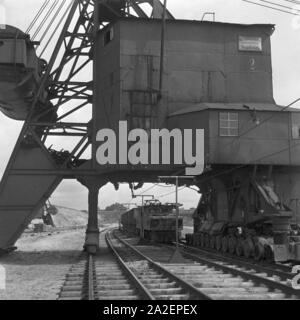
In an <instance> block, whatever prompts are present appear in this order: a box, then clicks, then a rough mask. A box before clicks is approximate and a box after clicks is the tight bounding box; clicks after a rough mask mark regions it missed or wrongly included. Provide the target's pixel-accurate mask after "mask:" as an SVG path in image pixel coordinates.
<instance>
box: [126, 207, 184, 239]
mask: <svg viewBox="0 0 300 320" xmlns="http://www.w3.org/2000/svg"><path fill="white" fill-rule="evenodd" d="M175 208H176V205H174V204H161V203H160V202H159V201H147V202H146V204H145V205H144V206H143V207H138V208H134V209H132V210H129V211H127V212H125V213H124V214H123V215H122V216H121V227H122V229H123V230H124V231H125V232H127V233H131V234H136V235H139V236H141V237H142V238H144V239H146V240H150V241H155V242H162V243H169V242H173V241H175V240H176V215H175V213H174V209H175ZM182 228H183V220H182V218H181V217H180V218H179V219H178V230H179V237H180V236H181V231H182Z"/></svg>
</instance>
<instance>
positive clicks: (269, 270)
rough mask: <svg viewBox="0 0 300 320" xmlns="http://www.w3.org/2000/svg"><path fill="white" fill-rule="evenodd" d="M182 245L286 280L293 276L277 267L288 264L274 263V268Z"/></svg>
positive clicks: (184, 247) (190, 249)
mask: <svg viewBox="0 0 300 320" xmlns="http://www.w3.org/2000/svg"><path fill="white" fill-rule="evenodd" d="M180 245H181V247H182V248H183V249H184V250H189V251H194V253H197V252H198V253H200V254H205V255H207V256H211V257H212V258H213V259H222V260H223V261H224V262H228V263H232V264H236V265H238V266H239V267H245V268H251V269H256V270H257V271H258V272H265V273H267V274H268V275H270V276H273V275H274V276H278V277H280V278H282V279H284V280H287V279H290V277H291V276H292V273H291V272H288V271H284V270H279V269H276V268H282V269H283V267H284V268H285V269H287V268H288V267H286V266H280V265H276V264H274V268H273V266H271V265H270V266H266V265H263V264H261V263H257V264H255V263H253V262H251V261H247V260H246V259H243V258H242V257H233V256H228V255H223V254H219V253H217V252H213V251H211V250H206V249H205V248H195V247H191V246H187V245H184V244H180Z"/></svg>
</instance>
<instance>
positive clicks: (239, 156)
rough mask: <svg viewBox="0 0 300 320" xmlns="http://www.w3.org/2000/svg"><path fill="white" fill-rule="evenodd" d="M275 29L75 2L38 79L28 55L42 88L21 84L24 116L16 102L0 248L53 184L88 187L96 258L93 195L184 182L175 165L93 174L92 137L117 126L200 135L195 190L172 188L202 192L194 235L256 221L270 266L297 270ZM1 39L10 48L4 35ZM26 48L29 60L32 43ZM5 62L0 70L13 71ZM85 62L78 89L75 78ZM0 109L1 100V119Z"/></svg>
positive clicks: (129, 3) (292, 131) (294, 175)
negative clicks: (70, 143)
mask: <svg viewBox="0 0 300 320" xmlns="http://www.w3.org/2000/svg"><path fill="white" fill-rule="evenodd" d="M95 4H96V5H95ZM145 6H146V7H145ZM78 15H79V16H78ZM162 16H164V17H165V18H166V21H164V20H165V19H163V23H162V19H161V17H162ZM273 31H274V26H273V25H261V24H256V25H243V24H231V23H219V22H207V21H186V20H174V18H173V17H172V15H171V14H170V13H169V12H168V11H165V10H164V7H163V5H162V3H161V2H160V1H158V0H148V1H135V0H126V1H125V0H107V1H104V0H99V1H92V0H90V1H87V0H85V1H84V0H77V1H74V4H73V6H72V7H71V8H70V10H69V14H68V17H67V18H66V22H65V25H64V27H63V28H62V32H61V35H60V37H59V40H58V41H57V45H56V47H55V49H54V51H53V54H52V57H51V59H50V61H49V62H48V64H47V67H46V68H45V70H44V69H43V67H42V69H41V71H40V69H39V67H38V64H39V63H38V62H39V60H38V59H37V58H36V57H35V55H34V54H33V52H31V54H32V56H33V57H34V61H36V63H35V67H34V68H33V69H34V71H33V73H34V74H39V72H42V78H41V80H40V81H39V85H38V86H37V87H35V86H34V85H33V84H32V83H30V86H29V88H30V90H29V91H31V92H33V96H34V98H33V99H32V102H31V104H30V107H29V108H28V105H27V104H26V102H24V103H22V99H23V98H24V92H26V90H25V91H22V92H21V93H19V94H18V95H17V98H18V99H19V101H20V99H21V102H20V104H16V105H15V104H12V105H13V109H15V111H17V110H18V108H19V107H18V105H20V110H21V109H22V110H26V108H27V110H28V113H27V115H26V114H25V115H24V113H23V114H22V112H23V111H22V112H21V111H20V114H22V116H20V119H24V118H26V121H25V124H24V127H23V129H22V132H21V134H20V137H19V139H18V142H17V144H16V147H15V150H14V152H13V154H12V156H11V159H10V162H9V164H8V167H7V169H6V172H5V174H4V177H3V179H2V182H1V185H0V248H2V249H7V248H9V247H12V246H13V245H14V243H15V242H16V240H17V239H18V237H19V236H20V234H21V233H22V232H23V230H24V228H25V227H26V225H27V224H28V222H29V221H30V220H31V219H32V217H34V216H35V215H36V213H37V212H38V211H39V209H40V207H41V206H42V205H43V204H44V203H45V201H46V199H48V198H49V196H50V195H51V193H52V192H53V191H54V190H55V188H56V187H57V186H58V184H59V183H60V182H61V181H62V179H77V180H78V181H80V182H81V183H82V184H84V185H85V186H86V187H87V188H88V189H89V224H88V230H87V238H86V249H87V250H88V251H90V252H94V251H95V250H97V248H98V240H99V232H98V216H97V207H98V192H99V189H100V188H101V187H102V186H104V185H105V184H106V183H107V182H112V183H113V184H114V185H115V186H116V187H118V183H122V182H127V183H130V185H134V184H137V186H141V185H142V183H144V182H154V181H155V182H156V181H157V177H158V176H159V175H173V174H177V175H178V174H179V175H180V174H183V172H184V169H185V165H178V164H176V165H175V164H174V165H172V164H171V165H165V166H161V165H149V164H147V165H144V164H138V165H129V164H126V163H125V164H122V165H113V166H112V165H99V164H98V163H97V160H96V154H97V149H98V147H99V145H100V142H97V137H96V134H97V132H98V130H99V129H101V128H110V129H114V130H115V131H117V130H118V123H119V121H120V120H122V121H127V123H128V130H131V129H135V128H141V129H144V130H145V131H147V132H148V131H149V130H150V129H161V128H166V129H175V128H177V129H180V130H181V131H182V130H184V129H204V130H205V170H204V172H203V174H202V175H200V176H198V177H197V178H196V181H195V182H191V180H188V179H187V181H184V180H182V181H181V183H182V184H187V185H190V184H196V185H197V186H199V187H200V192H201V193H202V194H203V196H202V199H201V202H200V204H199V207H198V210H197V212H196V213H195V235H197V234H198V233H201V232H202V231H201V228H202V225H203V222H204V221H209V222H211V223H212V224H215V223H220V222H222V221H223V222H226V223H227V222H228V223H229V222H230V223H235V222H238V223H239V227H240V226H242V227H244V226H245V225H248V224H249V223H253V222H256V221H261V220H265V219H266V220H268V221H269V222H268V223H269V225H271V229H272V230H271V235H270V237H269V238H268V239H272V240H270V241H271V242H272V241H273V243H272V250H273V251H272V252H273V253H274V256H275V259H276V260H286V259H290V258H294V259H298V260H299V259H300V245H299V238H297V235H295V237H293V240H292V239H291V237H290V231H289V228H290V225H291V221H290V220H291V218H292V216H293V213H294V212H295V209H294V208H290V206H289V204H290V200H292V199H298V198H299V195H298V190H299V181H300V180H299V178H300V176H299V165H300V149H299V144H298V139H299V138H300V136H299V128H300V124H299V123H300V116H299V115H300V113H299V112H298V110H297V109H292V108H289V107H286V108H283V107H280V106H277V105H276V103H275V101H274V98H273V86H272V68H271V45H270V37H271V35H272V33H273ZM14 32H15V31H14ZM0 36H1V37H4V38H5V37H7V38H8V39H11V38H10V37H9V36H8V35H7V34H5V31H4V33H3V32H2V31H1V33H0ZM22 37H24V38H25V37H26V38H27V36H25V35H22ZM22 37H21V39H22ZM17 39H18V38H17ZM3 41H4V40H3ZM25 43H26V45H25V46H27V47H26V50H27V51H28V52H30V50H31V49H30V48H31V45H30V40H29V39H28V40H27V42H25ZM23 47H24V46H23ZM0 50H2V49H1V47H0ZM18 50H19V49H18ZM6 56H7V57H8V55H6ZM7 60H8V61H6V62H5V61H0V62H1V63H0V67H2V66H3V67H4V66H5V65H10V67H11V66H12V65H14V60H12V59H11V58H9V57H8V58H7ZM90 62H93V77H91V79H87V76H86V74H84V75H83V74H82V72H83V70H84V68H85V67H87V66H88V65H89V64H90ZM11 70H13V69H11ZM27 72H28V71H27ZM12 75H14V76H15V74H14V72H13V73H12ZM83 79H87V80H85V81H83ZM1 81H2V80H1ZM5 81H6V82H7V80H5ZM18 83H19V82H16V83H15V85H14V87H18ZM1 92H3V90H2V91H1V88H0V94H1ZM27 93H28V92H27ZM25 96H26V94H25ZM1 99H3V98H1ZM24 101H27V100H26V99H24ZM0 102H1V101H0ZM8 103H9V100H7V101H4V103H3V102H1V104H0V105H1V106H2V109H3V106H4V107H5V105H6V104H8ZM89 105H92V119H91V121H89V122H80V120H79V121H78V118H79V119H81V118H80V117H74V115H76V114H77V112H79V111H80V110H83V108H86V107H87V106H89ZM23 107H25V109H23ZM3 111H5V109H3ZM18 113H19V112H17V113H16V114H18ZM15 118H16V117H15ZM69 119H72V121H71V120H69ZM74 119H75V121H74ZM52 136H56V137H57V136H59V137H62V139H65V138H67V137H73V138H74V139H75V138H77V142H76V144H75V146H74V147H73V148H70V150H68V151H64V152H61V151H59V150H56V149H55V147H52V148H51V147H50V146H49V145H48V144H47V141H48V139H49V138H50V137H52ZM124 139H125V137H124ZM193 145H194V146H195V141H193ZM90 147H91V156H90V157H88V158H87V157H86V156H85V153H86V152H87V151H88V150H89V148H90ZM123 160H124V159H123ZM173 160H174V159H173ZM198 227H199V229H197V228H198ZM195 235H193V236H191V238H192V240H191V241H194V240H193V237H194V236H195ZM260 235H261V234H260V233H259V232H258V234H257V236H260ZM246 239H247V238H245V240H246ZM212 241H213V240H212ZM251 241H252V240H251ZM268 241H269V240H268ZM270 241H269V243H271V242H270ZM291 241H292V242H293V243H292V245H291Z"/></svg>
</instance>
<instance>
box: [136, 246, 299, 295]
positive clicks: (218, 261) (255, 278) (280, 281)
mask: <svg viewBox="0 0 300 320" xmlns="http://www.w3.org/2000/svg"><path fill="white" fill-rule="evenodd" d="M167 247H168V249H169V250H171V251H173V250H174V248H173V247H170V246H156V247H155V246H144V247H140V248H141V249H140V250H141V251H142V252H143V253H145V254H146V255H147V256H152V257H157V258H158V259H159V254H160V252H161V254H164V255H166V252H165V250H166V248H167ZM180 251H181V253H182V255H183V257H184V258H185V259H186V262H185V263H182V264H170V263H163V264H162V265H163V266H164V267H165V268H167V269H168V270H169V271H170V272H172V273H173V274H175V275H176V276H177V277H179V278H181V279H183V280H185V281H186V282H188V283H190V284H191V285H193V286H194V287H195V288H197V289H198V290H200V291H201V292H202V293H203V295H205V296H206V297H207V298H208V299H212V300H219V299H226V300H228V299H238V300H242V299H245V300H250V299H256V300H258V299H259V300H268V299H271V300H273V299H280V300H282V299H296V300H298V299H300V291H296V290H294V289H293V288H292V287H291V286H290V279H292V275H291V273H290V272H286V271H284V270H280V269H278V268H270V267H268V268H267V267H265V266H261V265H254V264H252V263H247V262H245V261H241V260H235V259H232V258H230V259H229V258H227V259H225V258H224V257H223V256H221V257H220V256H215V255H214V256H208V254H207V252H205V254H204V253H203V252H202V253H201V255H200V252H198V253H197V254H196V253H195V252H191V249H190V248H187V247H186V248H181V249H180Z"/></svg>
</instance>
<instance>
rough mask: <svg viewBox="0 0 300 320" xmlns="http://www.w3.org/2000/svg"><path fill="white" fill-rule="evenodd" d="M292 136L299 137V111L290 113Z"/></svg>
mask: <svg viewBox="0 0 300 320" xmlns="http://www.w3.org/2000/svg"><path fill="white" fill-rule="evenodd" d="M292 137H293V139H300V113H292Z"/></svg>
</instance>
